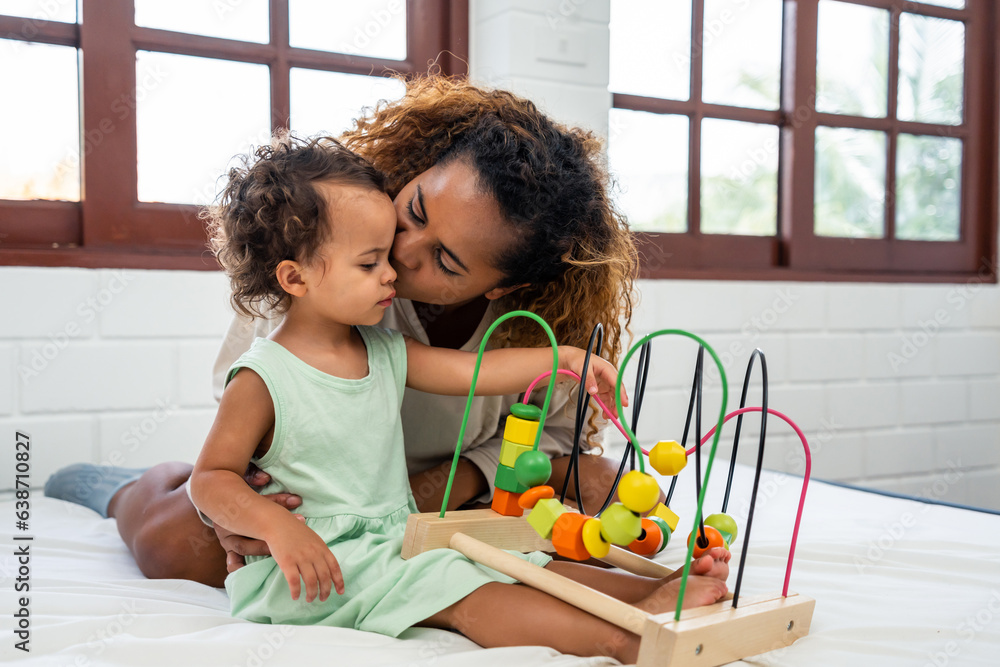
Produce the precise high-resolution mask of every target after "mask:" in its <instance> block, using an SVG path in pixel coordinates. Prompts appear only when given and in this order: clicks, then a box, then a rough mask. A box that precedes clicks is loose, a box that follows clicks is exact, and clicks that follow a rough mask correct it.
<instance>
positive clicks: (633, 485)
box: [618, 470, 660, 514]
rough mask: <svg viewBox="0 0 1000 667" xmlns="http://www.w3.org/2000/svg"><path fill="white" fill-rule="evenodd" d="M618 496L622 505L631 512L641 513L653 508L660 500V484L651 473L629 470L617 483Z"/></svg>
mask: <svg viewBox="0 0 1000 667" xmlns="http://www.w3.org/2000/svg"><path fill="white" fill-rule="evenodd" d="M618 497H619V498H620V499H621V501H622V505H624V506H625V507H627V508H629V509H630V510H632V511H633V512H636V513H639V514H641V513H643V512H648V511H649V510H651V509H653V506H654V505H656V503H658V502H659V500H660V485H659V484H657V483H656V480H655V479H653V476H652V475H648V474H646V473H644V472H639V471H638V470H630V471H629V472H627V473H625V475H624V476H623V477H622V480H621V482H619V483H618Z"/></svg>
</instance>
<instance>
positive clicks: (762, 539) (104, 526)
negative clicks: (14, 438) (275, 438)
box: [0, 462, 1000, 667]
mask: <svg viewBox="0 0 1000 667" xmlns="http://www.w3.org/2000/svg"><path fill="white" fill-rule="evenodd" d="M723 465H724V464H723V462H719V463H718V464H717V465H716V466H715V469H714V471H713V479H712V483H711V493H710V494H709V498H708V501H707V503H706V513H711V512H714V511H718V509H719V507H720V503H721V495H722V488H723V487H724V483H725V468H724V467H723ZM687 477H688V481H687V482H684V483H682V484H680V485H679V487H678V490H677V491H676V493H675V498H674V501H673V503H672V506H673V507H674V508H675V509H676V510H677V511H678V513H679V514H680V515H681V526H680V527H679V531H678V533H681V532H682V533H683V534H684V536H686V534H687V532H688V530H689V525H690V521H691V515H692V512H691V511H692V508H693V505H694V491H693V488H691V486H690V484H691V483H693V482H692V481H691V477H692V476H690V475H689V476H687ZM751 483H752V471H751V470H750V469H749V468H746V467H743V466H738V467H737V475H736V482H735V484H734V489H733V496H732V501H731V504H730V508H729V510H730V514H732V515H734V516H735V517H736V518H737V520H738V522H739V525H740V529H741V530H745V521H744V519H743V518H742V514H743V513H744V509H745V507H746V504H747V501H748V499H749V492H750V488H751ZM799 484H800V478H796V477H793V476H786V475H781V474H778V473H769V472H765V474H764V477H763V479H762V484H761V491H760V496H759V500H758V511H757V514H756V516H755V519H754V526H753V535H752V540H751V546H750V556H749V558H748V561H747V572H746V574H745V575H744V588H743V592H742V593H741V594H743V595H753V594H757V593H766V592H777V591H780V589H781V582H782V578H783V573H784V565H785V559H786V555H787V542H788V538H789V536H790V533H791V525H792V520H793V516H794V512H795V506H796V503H797V499H798V489H799ZM32 493H33V496H32V502H31V512H32V517H31V524H30V530H29V531H27V533H20V532H18V534H30V535H33V536H34V541H33V542H31V575H30V576H31V590H30V599H31V602H30V609H31V642H30V646H31V652H30V654H25V653H23V652H21V651H18V650H16V649H14V643H15V641H17V640H16V638H15V637H14V636H13V634H12V632H11V627H12V620H13V616H12V614H13V613H14V611H15V610H16V600H17V597H19V596H20V595H21V594H19V593H15V592H14V583H15V582H14V579H15V577H16V576H17V567H16V563H15V561H14V557H13V556H12V553H13V551H14V544H15V542H14V540H13V536H14V534H15V530H14V505H13V501H12V500H10V499H9V498H8V499H4V500H3V501H2V502H0V517H4V518H3V519H2V520H0V534H2V535H3V538H2V540H3V547H2V549H3V554H4V555H3V558H2V560H0V568H2V569H0V582H2V583H0V591H2V593H0V600H2V607H0V614H2V616H3V618H4V622H3V624H0V627H3V632H2V635H0V636H2V642H3V644H2V646H0V661H2V662H7V661H10V660H16V661H18V662H24V664H28V665H45V666H49V665H58V666H64V665H66V666H68V665H74V666H79V667H86V666H89V665H123V666H126V665H127V666H133V665H149V666H151V667H153V666H158V665H163V666H164V667H168V666H169V667H178V666H181V667H189V666H193V665H241V666H246V667H262V666H264V665H267V666H268V667H279V666H282V665H292V666H294V667H304V666H306V665H427V666H430V665H433V666H435V667H452V666H455V667H458V666H466V665H476V667H492V666H494V665H496V666H501V665H503V666H506V665H566V666H570V665H572V666H581V665H609V664H617V662H615V661H613V660H609V659H603V658H594V659H582V658H577V657H573V656H566V655H561V654H559V653H556V652H554V651H551V650H548V649H542V648H534V647H522V648H508V649H489V650H485V649H481V648H479V647H478V646H477V645H475V644H474V643H472V642H470V641H468V640H467V639H465V638H463V637H461V636H458V635H456V634H453V633H448V632H443V631H438V630H427V629H413V630H410V631H408V632H407V633H405V634H404V636H403V637H402V638H400V639H391V638H387V637H383V636H380V635H375V634H368V633H363V632H358V631H354V630H341V629H336V628H326V627H323V628H319V627H295V626H265V625H256V624H252V623H247V622H244V621H240V620H235V619H232V618H230V617H229V613H228V600H227V598H226V595H225V592H224V591H223V590H218V589H214V588H210V587H207V586H202V585H199V584H195V583H191V582H186V581H179V580H161V581H150V580H148V579H145V578H144V577H143V576H142V574H141V573H140V572H139V570H138V568H137V567H136V565H135V563H134V562H133V561H132V558H131V556H130V555H129V553H128V551H127V550H126V548H125V546H124V544H123V543H122V541H121V539H120V538H119V536H118V532H117V530H116V527H115V522H114V521H113V520H110V519H101V518H100V517H98V515H96V514H95V513H93V512H91V511H89V510H86V509H84V508H81V507H78V506H76V505H72V504H70V503H65V502H62V501H57V500H52V499H49V498H43V497H41V489H40V488H36V489H34V490H33V492H32ZM741 540H742V537H741V538H740V539H739V540H738V543H739V544H742V541H741ZM681 543H682V540H681V539H679V538H678V539H675V540H674V541H673V542H672V543H671V545H670V546H669V547H668V549H667V550H666V551H665V552H664V553H663V554H661V555H660V557H659V558H658V560H661V561H662V562H664V563H666V564H668V565H672V566H676V564H677V563H678V562H679V560H680V558H681V557H682V556H681V553H682V551H681ZM739 544H738V545H737V548H736V550H735V551H736V553H735V557H734V565H735V563H736V559H737V558H738V557H739V548H738V546H739ZM735 580H736V570H735V567H734V568H733V574H732V576H731V577H730V580H729V583H730V587H732V586H733V585H735ZM791 589H792V590H794V591H797V592H799V593H802V594H805V595H809V596H811V597H813V598H815V599H816V610H815V614H814V616H813V622H812V629H811V632H810V634H809V636H808V637H805V638H804V639H801V640H799V641H798V642H796V643H795V644H794V645H793V646H791V647H788V648H786V649H783V650H780V651H775V652H772V653H768V654H764V655H762V656H757V657H754V658H749V659H747V660H746V661H743V662H741V663H737V664H751V665H774V666H784V665H789V666H790V665H817V666H821V665H823V666H825V665H829V666H831V667H833V666H836V667H843V666H850V667H860V666H865V665H878V666H879V667H887V666H893V665H900V666H902V665H906V666H911V665H915V666H918V667H919V666H923V665H933V666H935V667H944V666H945V665H1000V517H998V516H995V515H989V514H983V513H978V512H972V511H968V510H961V509H956V508H950V507H942V506H935V505H928V504H924V503H919V502H915V501H910V500H902V499H896V498H888V497H884V496H880V495H875V494H869V493H863V492H860V491H854V490H850V489H844V488H840V487H836V486H832V485H827V484H822V483H817V482H814V483H813V484H812V485H811V488H810V493H809V497H808V501H807V504H806V512H805V518H804V520H803V526H802V529H801V533H800V536H799V544H798V548H797V551H796V560H795V567H794V570H793V573H792V584H791Z"/></svg>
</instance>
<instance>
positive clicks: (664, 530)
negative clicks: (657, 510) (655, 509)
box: [643, 514, 674, 553]
mask: <svg viewBox="0 0 1000 667" xmlns="http://www.w3.org/2000/svg"><path fill="white" fill-rule="evenodd" d="M645 521H652V522H653V523H655V524H656V526H657V527H658V528H659V529H660V534H661V535H662V536H663V541H662V542H661V543H660V548H659V549H657V551H656V552H657V553H659V552H661V551H663V550H664V549H665V548H666V546H667V544H668V543H669V542H670V536H671V535H673V534H674V531H673V530H672V529H671V528H670V526H669V525H667V522H666V521H664V520H663V519H661V518H660V517H658V516H655V515H653V514H651V515H649V516H647V517H645V518H643V522H645Z"/></svg>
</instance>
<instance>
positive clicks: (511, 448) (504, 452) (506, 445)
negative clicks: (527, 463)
mask: <svg viewBox="0 0 1000 667" xmlns="http://www.w3.org/2000/svg"><path fill="white" fill-rule="evenodd" d="M531 449H532V445H519V444H517V443H516V442H511V441H510V440H504V441H503V442H502V443H501V444H500V465H503V466H507V467H508V468H513V467H514V464H515V463H516V462H517V457H518V456H520V455H521V454H524V453H525V452H530V451H531Z"/></svg>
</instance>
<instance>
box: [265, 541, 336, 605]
mask: <svg viewBox="0 0 1000 667" xmlns="http://www.w3.org/2000/svg"><path fill="white" fill-rule="evenodd" d="M268 533H269V535H268V539H267V544H268V546H269V547H270V548H271V555H272V556H274V560H275V561H276V562H277V563H278V567H280V568H281V571H282V573H283V574H284V575H285V579H286V580H287V581H288V588H289V589H290V590H291V593H292V599H293V600H298V599H299V595H300V594H301V592H302V584H303V583H304V584H305V589H306V602H312V601H313V600H315V599H316V598H317V596H318V597H319V600H320V601H321V602H322V601H324V600H326V599H327V598H328V597H330V590H331V589H336V591H337V594H338V595H343V594H344V575H343V574H342V573H341V571H340V564H339V563H338V562H337V558H336V557H335V556H334V555H333V552H332V551H330V547H328V546H327V545H326V542H324V541H323V539H322V538H321V537H320V536H319V535H317V534H316V531H314V530H313V529H312V528H310V527H309V526H307V525H306V524H305V523H304V522H301V521H282V522H281V525H280V526H276V527H275V528H274V529H273V531H268Z"/></svg>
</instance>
